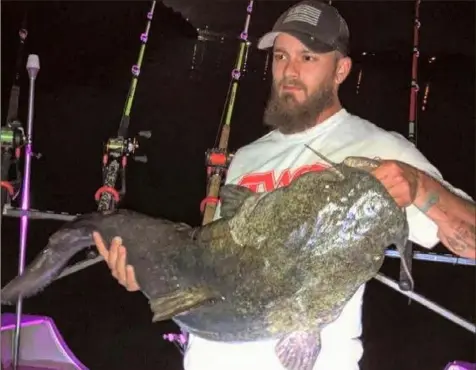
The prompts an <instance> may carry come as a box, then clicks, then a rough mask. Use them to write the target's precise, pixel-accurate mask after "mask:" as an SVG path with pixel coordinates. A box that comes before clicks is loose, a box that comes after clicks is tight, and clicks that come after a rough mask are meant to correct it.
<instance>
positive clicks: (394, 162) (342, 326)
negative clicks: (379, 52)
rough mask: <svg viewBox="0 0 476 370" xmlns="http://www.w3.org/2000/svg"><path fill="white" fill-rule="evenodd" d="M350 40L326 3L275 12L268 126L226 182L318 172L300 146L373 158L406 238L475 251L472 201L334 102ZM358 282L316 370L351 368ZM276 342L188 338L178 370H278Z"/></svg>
mask: <svg viewBox="0 0 476 370" xmlns="http://www.w3.org/2000/svg"><path fill="white" fill-rule="evenodd" d="M348 42H349V30H348V27H347V24H346V22H345V20H344V19H343V18H342V17H341V16H340V14H339V13H338V12H337V10H336V9H335V8H333V7H332V6H330V5H327V4H325V3H322V2H319V1H302V2H300V3H298V4H296V5H294V6H292V7H291V8H290V9H288V10H287V11H286V12H285V13H284V14H282V15H281V16H280V18H279V19H278V20H277V21H276V23H275V25H274V27H273V30H272V31H271V32H269V33H267V34H266V35H264V36H263V37H262V38H261V39H260V41H259V43H258V48H260V49H272V51H273V68H272V72H273V85H272V91H271V97H270V100H269V103H268V105H267V107H266V110H265V114H264V122H265V124H266V125H268V126H269V127H271V129H272V130H271V131H270V132H269V133H268V134H266V135H265V136H263V137H261V138H259V139H258V140H256V141H254V142H252V143H251V144H249V145H247V146H245V147H243V148H241V149H239V150H238V151H237V152H236V154H235V156H234V158H233V161H232V163H231V165H230V168H229V170H228V174H227V179H226V182H227V183H232V184H239V185H242V186H246V187H248V188H250V189H252V190H254V191H260V192H261V191H272V190H273V189H275V188H277V187H280V186H285V185H288V184H289V183H290V182H291V181H292V180H293V179H295V178H296V177H297V176H299V175H302V174H303V173H305V172H306V171H319V170H322V169H324V168H325V167H326V166H327V165H328V164H327V163H323V162H322V161H321V160H320V158H318V157H317V156H316V155H315V154H314V153H313V152H312V151H311V150H309V148H307V147H306V145H307V146H309V147H311V148H313V149H315V150H317V151H319V152H320V153H322V154H324V155H325V156H326V157H327V158H329V159H331V160H332V161H334V162H340V161H342V160H344V159H345V158H346V157H348V156H364V157H369V158H375V157H378V158H380V159H382V164H381V165H380V167H378V168H377V169H376V170H375V171H374V175H375V176H376V177H377V178H378V179H379V180H380V181H381V182H382V183H383V184H384V186H385V187H386V188H387V190H388V191H389V193H390V194H391V195H392V196H393V197H394V199H395V201H396V202H397V203H398V204H399V205H400V206H402V207H405V209H406V211H407V215H408V222H409V225H410V237H409V239H410V240H411V241H412V242H414V243H416V244H419V245H421V246H423V247H425V248H432V247H434V246H435V245H436V244H437V243H438V242H442V243H443V245H445V246H446V247H447V248H448V249H449V250H451V251H452V252H454V253H455V254H457V255H459V256H462V257H467V258H475V232H474V230H475V220H476V214H475V207H474V202H472V201H471V200H470V198H469V197H468V196H467V195H466V194H465V193H464V192H462V191H461V190H459V189H455V188H454V187H452V186H451V185H450V184H448V183H447V182H445V181H444V180H443V179H442V177H441V174H440V172H439V171H438V170H437V169H436V168H435V167H434V166H433V165H432V164H431V163H430V162H429V161H428V160H427V159H426V158H425V157H424V156H423V155H422V154H421V153H420V152H419V151H418V150H417V149H416V148H415V146H414V145H413V144H412V143H411V142H409V141H408V140H406V139H405V138H404V137H403V136H401V135H399V134H397V133H394V132H387V131H385V130H383V129H381V128H379V127H377V126H376V125H374V124H372V123H371V122H368V121H366V120H364V119H362V118H360V117H357V116H355V115H352V114H350V113H349V112H348V111H347V110H346V109H345V108H343V107H342V105H341V102H340V101H339V97H338V91H339V86H340V85H341V84H342V83H343V82H344V81H345V79H346V78H347V76H348V75H349V72H350V70H351V65H352V62H351V59H350V57H349V54H348V52H349V51H348ZM443 184H444V186H443ZM217 213H218V212H217ZM217 217H218V216H217ZM96 243H97V247H98V250H99V252H100V253H101V254H102V255H103V256H104V258H105V259H106V261H107V262H108V265H109V267H110V269H111V270H112V274H113V276H114V277H115V278H116V279H117V280H118V281H119V283H120V284H122V285H124V286H125V287H126V288H127V289H128V290H129V291H135V290H138V289H139V287H138V286H137V283H136V281H135V278H134V271H133V269H132V267H131V266H126V264H125V249H124V247H123V246H121V245H120V241H119V242H114V243H113V245H112V246H111V249H110V251H109V252H108V251H107V250H106V248H105V246H104V244H103V242H102V241H101V239H100V237H99V235H97V236H96ZM364 288H365V284H364V285H362V286H361V287H360V288H359V289H358V291H357V292H356V293H355V295H354V296H353V297H352V299H351V300H350V301H349V302H348V303H347V305H346V307H345V308H344V310H343V312H342V314H341V315H340V316H339V317H338V318H337V320H335V321H334V322H333V323H331V324H330V325H328V326H327V327H325V328H324V329H323V330H322V332H321V340H322V342H321V344H322V346H321V350H320V353H319V357H318V360H317V362H316V363H315V366H314V370H358V369H359V361H360V359H361V357H362V354H363V346H362V342H361V340H360V335H361V333H362V298H363V293H364ZM275 343H276V341H275V340H272V339H270V340H265V341H257V342H246V343H222V342H213V341H209V340H205V339H203V338H200V337H196V336H194V335H190V337H189V341H188V345H187V348H186V352H185V356H184V369H185V370H222V369H227V370H248V369H266V370H282V369H283V367H282V365H281V364H280V362H279V360H278V358H277V356H276V353H275Z"/></svg>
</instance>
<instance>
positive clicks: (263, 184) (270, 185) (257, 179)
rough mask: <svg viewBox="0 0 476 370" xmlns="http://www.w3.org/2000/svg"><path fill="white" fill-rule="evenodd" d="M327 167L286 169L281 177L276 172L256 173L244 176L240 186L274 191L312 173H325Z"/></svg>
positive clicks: (254, 189) (313, 166)
mask: <svg viewBox="0 0 476 370" xmlns="http://www.w3.org/2000/svg"><path fill="white" fill-rule="evenodd" d="M326 168H327V167H326V166H323V165H322V164H319V163H315V164H307V165H304V166H301V167H298V168H295V169H289V168H287V169H285V170H284V171H282V172H281V173H280V174H279V175H278V174H277V172H276V171H266V172H256V173H250V174H247V175H244V176H243V177H242V178H241V180H240V181H239V182H238V185H241V186H245V187H247V188H248V189H250V190H252V191H254V192H257V191H266V192H269V191H273V190H274V189H276V188H279V187H281V186H287V185H289V184H290V183H291V181H293V180H294V179H297V178H298V177H299V176H301V175H303V174H305V173H306V172H311V171H323V170H325V169H326Z"/></svg>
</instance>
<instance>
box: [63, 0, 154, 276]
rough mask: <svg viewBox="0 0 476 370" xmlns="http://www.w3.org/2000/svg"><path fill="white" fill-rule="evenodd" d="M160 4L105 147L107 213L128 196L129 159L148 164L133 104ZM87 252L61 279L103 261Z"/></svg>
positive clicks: (101, 206) (102, 199)
mask: <svg viewBox="0 0 476 370" xmlns="http://www.w3.org/2000/svg"><path fill="white" fill-rule="evenodd" d="M156 3H157V1H152V5H151V7H150V10H149V12H148V13H147V24H146V29H145V32H143V33H142V34H141V35H140V41H141V47H140V50H139V57H138V59H137V63H136V64H134V65H133V66H132V70H131V71H132V82H131V86H130V88H129V93H128V96H127V99H126V103H125V106H124V110H123V113H122V118H121V122H120V124H119V129H118V131H117V136H116V137H112V138H109V140H108V141H107V143H106V144H105V147H104V154H103V162H102V164H103V170H102V173H103V176H102V177H103V184H102V186H101V187H100V188H99V189H98V190H97V191H96V193H95V194H94V198H95V200H96V202H97V203H98V209H97V210H98V212H105V211H108V210H113V209H115V208H116V207H117V205H118V203H119V202H120V201H121V200H122V199H123V198H124V196H125V193H126V167H127V162H128V158H132V159H133V160H135V161H136V162H140V163H147V156H145V155H141V156H138V155H135V152H136V150H137V149H138V148H139V143H138V139H137V138H130V137H128V130H129V123H130V114H131V108H132V103H133V101H134V96H135V91H136V88H137V82H138V79H139V75H140V70H141V67H142V61H143V59H144V53H145V49H146V45H147V40H148V38H149V32H150V27H151V24H152V19H153V17H154V11H155V5H156ZM138 136H139V137H142V138H145V139H149V138H150V137H151V132H150V131H140V132H139V133H138ZM118 180H120V182H121V186H120V189H119V190H117V189H116V183H117V182H118ZM86 255H87V259H86V260H85V261H82V262H79V263H77V264H75V265H72V266H70V267H68V268H66V269H64V270H63V271H62V273H61V274H60V275H59V276H58V277H57V279H61V278H63V277H65V276H68V275H71V274H72V273H74V272H77V271H80V270H83V269H85V268H86V267H89V266H92V265H94V264H96V263H97V262H100V261H102V260H103V258H102V256H100V255H98V252H97V250H96V248H95V247H94V246H92V247H89V248H88V250H87V253H86Z"/></svg>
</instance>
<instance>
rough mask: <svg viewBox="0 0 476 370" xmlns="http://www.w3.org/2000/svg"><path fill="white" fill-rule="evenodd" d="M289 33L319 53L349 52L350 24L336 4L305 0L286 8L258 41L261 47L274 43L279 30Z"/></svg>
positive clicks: (264, 47)
mask: <svg viewBox="0 0 476 370" xmlns="http://www.w3.org/2000/svg"><path fill="white" fill-rule="evenodd" d="M282 32H284V33H288V34H290V35H292V36H294V37H296V38H297V39H299V40H300V41H301V42H302V43H303V44H304V45H306V46H307V47H308V48H309V49H311V50H312V51H314V52H317V53H327V52H330V51H335V50H337V51H340V52H341V53H342V54H344V55H347V54H348V53H349V28H348V26H347V23H346V21H345V20H344V18H342V16H341V15H340V14H339V12H338V11H337V9H336V8H334V7H333V6H331V5H328V4H326V3H323V2H322V1H318V0H304V1H301V2H299V3H297V4H296V5H293V6H292V7H290V8H289V9H288V10H286V11H285V12H284V13H283V14H282V15H281V16H280V17H279V18H278V20H277V21H276V23H275V24H274V26H273V29H272V30H271V31H270V32H268V33H266V34H265V35H263V36H262V37H261V38H260V39H259V41H258V45H257V46H258V49H262V50H263V49H269V48H271V47H273V45H274V41H275V39H276V37H277V36H278V35H279V34H280V33H282Z"/></svg>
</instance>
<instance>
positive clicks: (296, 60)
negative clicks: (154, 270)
mask: <svg viewBox="0 0 476 370" xmlns="http://www.w3.org/2000/svg"><path fill="white" fill-rule="evenodd" d="M338 62H339V60H338V58H337V57H336V54H335V53H334V52H330V53H325V54H317V53H314V52H312V51H310V50H309V49H308V48H307V47H306V46H305V45H304V44H303V43H301V42H300V41H299V40H298V39H297V38H295V37H293V36H291V35H288V34H284V33H283V34H280V35H279V36H278V37H277V38H276V41H275V44H274V50H273V86H272V91H271V97H270V100H269V102H268V106H267V107H266V111H265V116H264V121H265V124H266V125H268V126H271V127H274V128H277V129H279V130H280V131H281V132H282V133H284V134H292V133H296V132H301V131H304V130H306V129H308V128H311V127H313V126H314V125H315V124H316V123H317V122H316V121H317V118H318V116H319V115H320V114H321V113H322V112H323V111H324V110H325V109H326V108H329V107H330V106H332V105H333V104H334V102H335V100H336V99H337V86H338V80H337V79H336V72H337V68H338Z"/></svg>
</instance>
